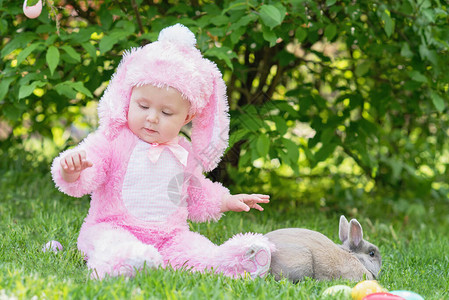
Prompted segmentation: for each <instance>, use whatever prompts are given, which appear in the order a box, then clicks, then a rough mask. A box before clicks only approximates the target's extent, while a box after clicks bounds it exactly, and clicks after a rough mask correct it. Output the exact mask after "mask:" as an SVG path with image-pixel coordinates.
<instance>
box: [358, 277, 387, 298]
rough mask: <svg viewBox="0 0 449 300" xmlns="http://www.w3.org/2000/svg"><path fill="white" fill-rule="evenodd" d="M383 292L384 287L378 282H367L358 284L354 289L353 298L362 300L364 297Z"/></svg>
mask: <svg viewBox="0 0 449 300" xmlns="http://www.w3.org/2000/svg"><path fill="white" fill-rule="evenodd" d="M381 292H383V290H382V287H381V286H380V284H379V283H378V282H377V281H376V280H365V281H361V282H359V283H357V284H356V285H355V287H353V288H352V292H351V296H352V299H354V300H362V299H363V297H365V296H367V295H369V294H374V293H381Z"/></svg>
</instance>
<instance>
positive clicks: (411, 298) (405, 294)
mask: <svg viewBox="0 0 449 300" xmlns="http://www.w3.org/2000/svg"><path fill="white" fill-rule="evenodd" d="M390 293H392V294H394V295H398V296H401V297H402V298H404V299H405V300H424V298H423V297H422V296H421V295H418V294H417V293H414V292H410V291H404V290H397V291H392V292H390Z"/></svg>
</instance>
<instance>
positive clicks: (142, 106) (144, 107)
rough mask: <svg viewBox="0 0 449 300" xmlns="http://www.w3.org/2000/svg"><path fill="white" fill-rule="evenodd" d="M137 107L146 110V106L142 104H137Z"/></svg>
mask: <svg viewBox="0 0 449 300" xmlns="http://www.w3.org/2000/svg"><path fill="white" fill-rule="evenodd" d="M139 107H140V108H141V109H148V106H146V105H143V104H139Z"/></svg>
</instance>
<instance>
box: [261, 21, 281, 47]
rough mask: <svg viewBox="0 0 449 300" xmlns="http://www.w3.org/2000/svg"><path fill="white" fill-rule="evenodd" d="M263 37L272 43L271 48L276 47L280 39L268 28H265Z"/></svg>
mask: <svg viewBox="0 0 449 300" xmlns="http://www.w3.org/2000/svg"><path fill="white" fill-rule="evenodd" d="M262 36H263V39H264V40H266V41H267V42H269V43H270V47H273V46H274V45H276V41H277V39H278V37H277V35H276V34H275V33H274V32H273V31H272V30H270V29H269V28H268V27H266V26H263V29H262Z"/></svg>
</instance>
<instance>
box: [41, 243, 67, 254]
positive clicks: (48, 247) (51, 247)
mask: <svg viewBox="0 0 449 300" xmlns="http://www.w3.org/2000/svg"><path fill="white" fill-rule="evenodd" d="M62 249H64V248H63V247H62V245H61V243H60V242H58V241H49V242H48V243H46V244H45V245H44V247H42V251H43V252H47V251H53V252H54V253H58V252H59V251H61V250H62Z"/></svg>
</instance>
